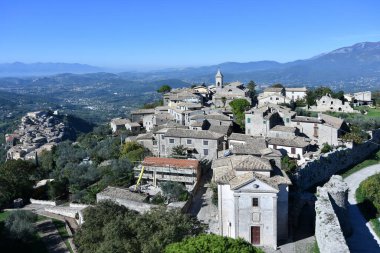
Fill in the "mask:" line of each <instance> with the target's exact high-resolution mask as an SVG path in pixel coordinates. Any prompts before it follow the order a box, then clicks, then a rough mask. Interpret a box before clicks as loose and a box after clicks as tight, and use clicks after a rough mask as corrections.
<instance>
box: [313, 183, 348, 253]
mask: <svg viewBox="0 0 380 253" xmlns="http://www.w3.org/2000/svg"><path fill="white" fill-rule="evenodd" d="M347 192H348V186H347V184H346V183H344V181H343V179H342V177H341V176H333V177H332V178H331V180H330V181H329V182H328V183H326V184H325V185H324V186H323V187H318V188H317V201H316V202H315V213H316V217H315V238H316V240H317V243H318V247H319V251H320V252H324V253H343V252H344V253H346V252H347V253H348V252H350V250H349V248H348V246H347V243H346V240H345V237H344V234H343V228H342V227H341V225H340V224H342V223H343V222H345V219H346V217H348V209H347V206H346V203H347ZM334 205H335V206H336V208H334ZM339 205H341V206H339ZM334 209H335V210H334ZM339 221H341V222H342V223H340V222H339ZM345 226H346V229H348V230H351V226H350V224H349V221H348V224H345Z"/></svg>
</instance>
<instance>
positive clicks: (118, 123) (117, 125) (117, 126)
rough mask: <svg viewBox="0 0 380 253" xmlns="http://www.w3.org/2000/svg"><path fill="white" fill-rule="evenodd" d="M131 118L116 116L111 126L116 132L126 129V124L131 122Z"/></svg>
mask: <svg viewBox="0 0 380 253" xmlns="http://www.w3.org/2000/svg"><path fill="white" fill-rule="evenodd" d="M129 122H130V120H128V119H123V118H114V119H112V120H111V123H110V126H111V129H112V132H113V133H115V132H116V131H117V130H125V124H127V123H129Z"/></svg>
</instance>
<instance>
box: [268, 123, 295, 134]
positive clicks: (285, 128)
mask: <svg viewBox="0 0 380 253" xmlns="http://www.w3.org/2000/svg"><path fill="white" fill-rule="evenodd" d="M270 131H279V132H286V133H294V132H295V131H296V128H295V127H288V126H282V125H277V126H274V127H272V128H271V129H270Z"/></svg>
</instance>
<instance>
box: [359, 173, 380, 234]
mask: <svg viewBox="0 0 380 253" xmlns="http://www.w3.org/2000/svg"><path fill="white" fill-rule="evenodd" d="M372 177H373V176H372ZM366 180H368V179H366ZM366 180H364V181H363V182H365V181H366ZM355 198H356V201H357V202H358V204H357V205H358V208H359V210H360V212H361V213H362V215H363V216H364V219H365V220H366V221H369V223H370V224H371V227H372V229H373V231H374V232H375V233H376V235H377V237H378V238H380V221H379V212H378V210H377V209H376V207H375V206H374V204H373V203H372V202H371V201H370V200H368V198H367V197H366V193H365V191H364V190H363V187H362V184H360V185H359V188H358V189H357V190H356V192H355Z"/></svg>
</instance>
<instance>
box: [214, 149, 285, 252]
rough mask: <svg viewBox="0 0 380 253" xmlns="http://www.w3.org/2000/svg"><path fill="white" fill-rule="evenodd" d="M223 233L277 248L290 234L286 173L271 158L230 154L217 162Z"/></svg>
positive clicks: (215, 179) (259, 244)
mask: <svg viewBox="0 0 380 253" xmlns="http://www.w3.org/2000/svg"><path fill="white" fill-rule="evenodd" d="M212 169H213V172H214V178H213V180H214V181H215V182H216V183H217V184H218V210H219V215H218V217H219V232H220V235H223V236H228V237H232V238H243V239H245V240H246V241H248V242H250V243H252V244H253V245H257V246H266V247H272V248H274V249H276V248H277V242H278V240H286V239H287V237H288V186H289V185H290V184H291V182H290V180H289V178H288V177H287V176H286V174H285V173H284V172H283V171H281V170H280V169H278V168H277V167H272V165H271V163H270V162H269V160H267V159H263V158H259V157H255V156H250V155H248V156H229V157H225V158H220V159H217V160H215V161H214V163H213V165H212Z"/></svg>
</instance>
